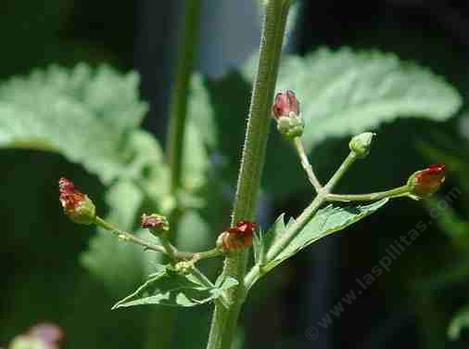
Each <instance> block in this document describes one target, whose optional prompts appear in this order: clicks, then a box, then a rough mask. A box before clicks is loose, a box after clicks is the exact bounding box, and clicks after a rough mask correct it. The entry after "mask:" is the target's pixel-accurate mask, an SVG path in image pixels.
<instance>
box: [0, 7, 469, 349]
mask: <svg viewBox="0 0 469 349" xmlns="http://www.w3.org/2000/svg"><path fill="white" fill-rule="evenodd" d="M182 3H183V2H182V1H165V2H163V1H155V0H139V1H135V2H134V1H121V2H115V1H107V0H102V1H90V0H37V1H29V0H0V42H1V45H2V49H1V50H0V62H1V64H0V78H1V79H6V78H8V77H10V76H12V75H20V74H25V73H27V72H29V71H30V70H32V69H33V68H35V67H44V66H46V65H48V64H50V63H59V64H61V65H65V66H73V65H74V64H76V63H78V62H81V61H86V62H90V63H92V64H98V63H100V62H107V63H110V64H112V65H114V66H115V67H117V68H118V69H119V70H122V71H127V70H129V69H137V70H138V71H139V72H140V74H141V76H142V95H143V97H144V99H146V100H148V101H149V102H150V103H151V111H150V113H149V115H148V117H147V119H146V121H145V126H146V127H147V128H148V129H150V130H151V131H153V132H154V133H155V134H156V135H157V136H158V137H159V138H160V139H161V140H163V139H164V135H165V132H164V130H165V128H166V112H167V99H168V91H169V89H170V87H171V78H172V69H173V68H174V67H173V64H174V57H175V41H176V39H177V34H178V28H179V22H180V19H181V18H180V17H181V16H180V15H181V5H182ZM221 3H222V2H217V1H212V2H210V1H206V3H205V5H204V11H205V13H204V15H203V20H202V22H203V23H202V35H205V37H204V38H203V39H201V45H200V52H199V58H198V65H197V66H198V68H199V69H200V70H202V71H203V72H205V73H207V74H211V75H215V76H216V75H220V74H221V73H223V71H224V70H226V69H228V67H229V66H234V65H236V64H240V63H241V62H242V60H243V59H245V58H247V57H249V55H250V51H251V49H252V48H253V47H255V45H256V42H257V40H258V24H257V20H258V19H257V17H256V15H253V14H252V13H253V12H252V11H253V10H254V9H255V7H254V5H252V4H251V5H249V4H248V1H242V2H239V3H238V5H236V3H237V1H234V0H227V1H225V5H221ZM233 8H235V9H234V10H233ZM223 16H230V17H231V19H230V21H228V22H227V23H224V22H223V20H220V18H221V19H223ZM216 28H219V29H220V28H222V29H223V30H222V31H221V32H218V31H216ZM220 33H223V35H226V37H225V38H224V37H223V35H222V34H220ZM215 37H217V38H215ZM211 39H213V40H218V41H216V42H215V41H210V40H211ZM223 40H226V42H225V43H224V44H223ZM217 45H218V46H217ZM237 45H238V46H237ZM468 45H469V4H468V3H467V2H466V3H464V2H456V1H431V2H429V1H419V0H407V1H406V0H388V1H361V2H349V1H322V2H321V1H304V2H303V8H302V10H301V11H300V16H299V18H298V24H297V27H296V29H295V35H294V40H293V42H292V43H291V44H290V46H289V50H290V51H294V52H297V53H300V54H304V53H306V52H309V51H311V50H313V49H315V48H317V47H318V46H330V47H340V46H351V47H353V48H367V49H369V48H377V49H380V50H383V51H390V52H395V53H397V54H398V55H399V56H400V57H401V58H403V59H406V60H412V61H416V62H418V63H420V64H422V65H424V66H427V67H430V68H431V69H432V70H433V71H435V72H436V73H438V74H441V75H444V76H446V77H447V79H448V80H449V81H450V82H451V83H452V84H454V85H455V86H456V87H457V88H458V89H459V91H460V92H461V93H462V95H463V96H464V97H466V96H467V93H468V92H469V71H468V70H469V65H468V64H467V61H468V59H469V54H468ZM233 57H234V58H233ZM457 125H458V124H457V119H455V120H453V121H451V122H449V123H447V124H445V125H441V124H438V125H434V124H431V123H428V122H423V121H415V120H414V121H408V120H401V121H398V122H396V123H394V124H392V125H386V126H384V127H382V128H381V129H380V131H379V133H380V137H379V139H378V140H377V142H376V144H375V146H374V149H373V154H372V155H371V156H370V158H369V161H367V163H366V164H364V165H361V166H360V167H359V168H358V169H357V170H353V171H352V178H351V180H350V183H348V184H347V185H346V186H343V187H342V189H344V190H354V189H356V188H362V187H363V186H360V184H361V183H363V181H364V179H366V182H367V184H369V185H370V186H371V187H376V188H379V187H382V186H391V185H394V184H396V183H398V181H399V179H400V178H401V176H402V173H406V172H408V173H411V172H412V171H413V170H414V169H416V168H420V167H422V166H425V164H427V163H428V159H427V158H426V157H425V156H424V155H422V154H421V152H420V151H419V149H418V144H419V143H421V142H423V141H425V140H426V139H431V136H432V135H433V134H434V133H435V132H443V133H445V134H446V135H448V137H453V135H454V134H456V130H457V127H458V126H457ZM344 144H346V143H345V140H331V141H328V142H326V143H325V144H323V145H321V146H320V147H319V149H318V153H322V154H328V153H330V152H331V151H339V152H341V151H343V149H344ZM345 149H346V148H345ZM378 154H379V155H378ZM324 156H326V155H324ZM383 159H385V161H384V160H383ZM336 165H337V163H334V162H333V161H332V163H331V162H330V161H329V162H328V163H327V164H325V162H324V163H321V164H320V166H319V172H320V175H321V174H326V173H329V172H330V171H331V170H332V169H333V167H334V166H336ZM0 166H1V168H0V197H1V198H2V199H3V200H2V208H1V210H0V222H1V226H2V229H1V235H0V271H1V272H0V285H1V288H0V292H1V293H0V344H5V343H7V342H8V341H9V339H11V338H12V337H13V336H14V335H16V334H18V333H20V332H22V331H24V330H25V329H26V328H28V327H29V326H30V325H32V324H34V323H36V322H39V321H43V320H49V321H54V322H57V323H58V324H60V325H61V326H63V327H64V328H65V330H66V333H67V337H68V344H67V346H66V347H67V348H140V347H142V345H143V344H142V338H143V337H144V335H143V332H144V327H145V326H144V325H143V323H142V322H143V318H144V317H143V314H144V312H145V311H147V310H146V309H144V310H135V311H132V312H124V311H123V312H111V311H110V310H108V309H109V306H110V305H111V304H112V299H110V297H109V295H107V293H106V291H105V290H104V289H103V288H102V287H101V286H100V284H99V283H98V282H96V281H94V280H92V279H91V278H90V277H89V276H88V275H87V273H86V271H84V270H83V269H82V268H81V267H80V266H79V264H78V262H77V260H78V255H79V253H80V251H82V250H84V249H85V248H86V245H87V241H88V239H89V236H90V235H89V233H84V232H83V229H82V227H77V226H74V225H71V224H70V223H69V222H68V221H67V220H66V219H65V218H63V217H62V215H61V212H60V208H59V205H58V202H57V194H56V188H55V182H56V178H57V177H58V176H60V175H61V174H62V173H57V172H58V171H66V173H67V174H68V175H69V176H70V177H74V178H80V183H81V186H83V187H85V186H86V188H87V189H88V190H87V191H88V192H89V193H92V194H93V197H95V198H98V202H99V200H100V199H99V198H100V197H102V194H103V188H102V187H101V185H100V184H99V181H98V180H97V179H96V178H94V177H93V176H90V175H88V174H86V173H85V172H84V171H83V170H82V169H81V168H79V167H78V166H74V165H71V164H69V163H67V162H66V161H65V160H64V159H63V158H62V157H60V156H58V155H53V154H43V153H38V152H30V151H11V150H1V151H0ZM365 173H366V174H370V173H374V175H372V176H370V175H365ZM365 176H366V177H365ZM455 185H457V184H456V183H455V182H454V181H452V180H451V178H450V180H449V183H448V185H447V186H446V190H449V189H450V188H452V187H454V186H455ZM305 200H306V194H305V193H292V195H291V196H290V197H289V198H288V199H285V200H282V202H274V201H271V202H269V205H270V206H271V210H272V211H273V212H277V211H278V212H280V211H282V210H288V211H289V212H291V213H295V212H298V211H299V209H300V208H301V207H303V205H304V202H305ZM456 205H458V203H457V202H456ZM419 219H428V217H427V213H426V211H425V210H424V208H423V206H422V205H421V204H420V203H416V202H408V201H397V202H393V203H392V204H391V205H390V207H388V208H387V209H386V210H383V211H382V212H380V213H379V214H377V215H375V216H373V217H371V218H369V219H367V220H366V221H365V223H361V224H359V225H357V226H354V227H352V228H351V229H349V230H348V231H347V233H346V234H339V235H335V236H333V237H330V238H328V239H326V240H325V241H322V242H320V243H319V244H317V245H315V246H314V247H313V248H310V249H307V250H306V251H304V252H302V253H301V254H300V255H299V256H297V257H296V258H295V259H294V260H293V261H291V262H289V263H286V264H285V265H283V266H282V267H281V268H280V270H281V272H279V273H276V274H275V275H272V276H270V277H269V278H268V280H266V281H265V282H263V283H262V285H261V286H259V287H256V289H255V291H254V292H253V295H252V297H251V298H250V302H249V304H248V307H247V310H246V311H245V313H244V316H243V320H244V323H245V325H246V329H245V338H246V340H247V344H246V347H248V348H287V347H288V348H289V347H293V348H311V347H313V348H395V347H401V348H416V347H419V348H463V347H467V342H466V343H465V344H464V342H463V341H460V342H458V343H448V342H446V341H445V340H444V337H445V336H444V334H443V335H442V334H441V332H442V331H445V330H446V328H445V327H443V328H442V327H441V324H447V323H448V321H449V319H450V318H451V314H452V313H453V312H454V311H456V310H457V309H458V308H459V307H460V306H462V305H464V304H465V302H466V301H467V293H465V292H463V291H461V290H460V289H456V290H454V289H452V290H451V291H447V290H445V291H441V290H434V292H433V293H432V294H433V295H432V297H430V298H431V300H428V299H427V298H426V296H423V295H422V293H420V292H418V291H415V289H416V287H415V283H416V282H417V281H418V280H419V278H422V277H425V276H426V275H428V274H431V273H432V272H433V271H434V270H435V268H437V267H438V266H439V265H441V264H444V262H445V261H446V260H447V258H448V256H447V255H446V254H445V253H446V250H442V249H441V248H440V247H441V246H442V245H444V244H445V243H446V238H445V236H444V235H443V234H442V232H440V231H439V230H438V228H437V227H436V226H432V227H431V228H430V229H429V230H428V231H426V232H425V236H423V237H421V238H420V239H419V240H418V242H417V243H416V244H415V245H413V246H412V247H411V248H410V249H408V250H407V251H405V253H403V255H402V256H401V257H400V258H399V259H398V260H397V261H396V262H394V263H393V264H392V266H391V271H390V272H388V273H385V274H384V275H383V276H382V277H381V278H379V279H378V280H377V281H376V282H375V283H374V284H373V285H372V286H371V287H370V288H369V289H367V290H366V291H365V292H364V293H363V295H361V296H360V297H359V298H358V299H357V300H356V301H355V302H354V303H353V304H352V305H350V306H347V307H346V310H345V311H344V312H343V314H341V315H340V317H339V318H337V319H334V320H333V322H332V324H331V325H330V326H329V327H328V328H327V329H322V328H317V325H316V324H317V321H318V320H320V319H321V318H322V317H323V316H324V315H325V314H326V312H327V311H329V309H330V308H331V307H332V306H333V305H334V304H335V302H337V301H338V300H339V299H340V298H341V297H343V296H344V294H345V293H347V292H348V291H349V290H350V289H353V288H356V281H355V279H356V278H360V277H363V275H364V274H365V273H367V272H369V270H370V269H371V268H372V267H373V266H374V265H375V264H376V263H377V262H378V261H379V259H380V258H382V257H383V255H384V254H385V249H386V247H388V246H389V244H390V243H391V242H392V241H394V240H395V239H396V238H398V237H399V235H400V234H403V233H405V232H407V231H409V230H410V229H411V228H412V227H413V226H414V225H415V222H417V221H418V220H419ZM184 312H186V311H184ZM208 316H209V312H208V310H206V311H203V312H202V313H201V318H200V319H203V321H208ZM197 321H201V320H199V319H197ZM313 327H315V328H317V329H318V330H319V335H318V338H317V339H315V340H313V339H312V335H311V333H313V332H314V329H313ZM205 336H206V333H204V332H198V333H192V332H191V333H185V334H184V337H186V341H181V342H179V344H178V345H177V347H178V348H179V347H180V348H200V347H202V344H201V343H203V341H204V338H205ZM187 338H190V340H189V339H187ZM442 338H443V339H442Z"/></svg>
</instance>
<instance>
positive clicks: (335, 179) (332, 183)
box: [324, 151, 357, 193]
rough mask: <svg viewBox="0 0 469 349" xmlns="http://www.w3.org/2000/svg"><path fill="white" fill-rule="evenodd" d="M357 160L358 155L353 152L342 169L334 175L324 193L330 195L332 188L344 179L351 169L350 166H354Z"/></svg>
mask: <svg viewBox="0 0 469 349" xmlns="http://www.w3.org/2000/svg"><path fill="white" fill-rule="evenodd" d="M355 160H357V155H356V154H355V153H354V152H353V151H351V152H350V153H349V154H348V156H347V157H346V158H345V160H344V162H342V164H341V165H340V167H339V168H338V169H337V171H336V172H335V173H334V175H333V176H332V177H331V179H330V180H329V182H327V184H326V185H325V186H324V191H325V192H326V193H330V192H331V190H332V188H334V187H335V186H336V184H337V183H338V182H339V181H340V179H341V178H342V177H343V175H344V174H345V172H347V170H348V169H349V168H350V166H352V165H353V163H354V162H355Z"/></svg>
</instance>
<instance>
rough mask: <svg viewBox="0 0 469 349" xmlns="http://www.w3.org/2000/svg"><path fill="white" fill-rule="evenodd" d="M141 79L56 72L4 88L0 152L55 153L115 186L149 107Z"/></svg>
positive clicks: (107, 72)
mask: <svg viewBox="0 0 469 349" xmlns="http://www.w3.org/2000/svg"><path fill="white" fill-rule="evenodd" d="M138 83H139V78H138V75H137V74H136V73H133V72H131V73H128V74H121V73H118V72H116V71H115V70H113V69H111V68H109V67H107V66H101V67H99V68H97V69H91V68H90V67H88V66H86V65H84V64H79V65H77V66H76V67H75V68H73V69H71V70H68V69H65V68H60V67H57V66H51V67H49V68H48V69H46V70H43V71H42V70H36V71H34V72H33V73H31V74H30V75H29V76H27V77H21V78H18V77H17V78H12V79H10V80H9V81H6V82H3V83H2V84H1V85H0V147H5V148H30V149H38V150H45V151H55V152H59V153H61V154H63V155H64V156H65V157H66V158H67V159H68V160H70V161H72V162H75V163H80V164H82V165H83V166H84V167H85V168H86V169H87V170H88V171H90V172H92V173H94V174H97V175H98V176H99V177H100V179H101V180H102V181H103V183H107V184H108V183H110V182H111V181H112V180H113V179H115V178H116V177H118V176H119V175H120V174H121V173H122V172H125V171H126V169H127V168H128V162H129V161H131V160H132V154H131V153H129V150H128V149H127V147H126V146H127V141H128V139H129V138H128V136H129V133H131V132H132V131H133V130H134V129H135V128H136V127H137V126H138V125H139V124H140V122H141V120H142V118H143V116H144V115H145V113H146V111H147V105H146V103H144V102H141V101H139V98H138Z"/></svg>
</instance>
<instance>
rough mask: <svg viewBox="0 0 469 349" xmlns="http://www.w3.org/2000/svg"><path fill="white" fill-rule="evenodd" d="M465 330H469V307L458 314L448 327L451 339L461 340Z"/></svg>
mask: <svg viewBox="0 0 469 349" xmlns="http://www.w3.org/2000/svg"><path fill="white" fill-rule="evenodd" d="M463 329H469V306H466V307H464V308H463V309H461V310H460V311H459V312H457V313H456V316H455V317H454V318H453V319H452V320H451V322H450V324H449V326H448V337H449V339H451V340H457V339H459V337H460V336H461V331H462V330H463Z"/></svg>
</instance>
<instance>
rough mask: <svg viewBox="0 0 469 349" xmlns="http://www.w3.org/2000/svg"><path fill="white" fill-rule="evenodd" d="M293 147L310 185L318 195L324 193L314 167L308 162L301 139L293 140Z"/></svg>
mask: <svg viewBox="0 0 469 349" xmlns="http://www.w3.org/2000/svg"><path fill="white" fill-rule="evenodd" d="M293 145H294V147H295V150H296V152H297V154H298V156H299V157H300V160H301V166H303V169H304V170H305V172H306V174H307V176H308V179H309V181H310V183H311V184H312V185H313V187H314V189H315V190H316V193H318V194H319V193H320V192H321V191H322V185H321V183H320V182H319V180H318V178H317V177H316V174H315V173H314V170H313V166H312V165H311V163H310V162H309V160H308V156H307V155H306V152H305V148H304V147H303V143H302V142H301V138H300V137H295V138H294V139H293Z"/></svg>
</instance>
